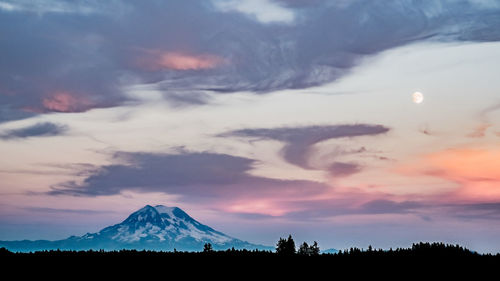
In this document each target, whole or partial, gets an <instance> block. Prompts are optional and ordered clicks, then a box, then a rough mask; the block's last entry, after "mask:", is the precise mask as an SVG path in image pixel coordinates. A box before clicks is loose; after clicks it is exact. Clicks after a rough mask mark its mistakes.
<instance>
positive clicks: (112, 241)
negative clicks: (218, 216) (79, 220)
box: [0, 205, 267, 251]
mask: <svg viewBox="0 0 500 281" xmlns="http://www.w3.org/2000/svg"><path fill="white" fill-rule="evenodd" d="M1 242H2V241H0V246H1V245H6V244H5V243H4V244H2V243H1ZM28 242H29V241H28ZM28 242H26V243H27V244H26V243H24V242H22V241H17V242H16V241H14V242H12V245H14V246H15V247H16V248H15V249H17V250H21V249H22V251H24V250H33V249H113V250H116V249H153V250H172V249H174V248H176V249H178V250H190V251H193V250H195V251H196V250H200V249H202V248H203V245H204V244H205V243H211V244H212V245H213V247H214V248H215V249H228V248H231V247H235V248H247V249H255V248H267V247H265V246H260V245H254V244H251V243H248V242H246V241H242V240H239V239H236V238H233V237H230V236H228V235H226V234H224V233H222V232H218V231H216V230H214V229H213V228H211V227H209V226H207V225H204V224H201V223H200V222H198V221H196V220H195V219H194V218H192V217H190V216H189V215H188V214H187V213H186V212H184V211H183V210H182V209H180V208H179V207H167V206H163V205H156V206H154V207H153V206H151V205H146V206H144V207H142V208H141V209H139V210H137V211H135V212H134V213H132V214H131V215H129V216H128V217H127V219H125V220H124V221H123V222H121V223H119V224H115V225H112V226H109V227H106V228H104V229H102V230H101V231H99V232H97V233H87V234H85V235H83V236H72V237H70V238H68V239H65V240H58V241H47V242H46V244H43V245H41V244H40V245H39V244H37V243H38V242H36V241H35V242H29V243H32V244H29V243H28ZM16 243H17V244H16ZM23 243H24V244H23ZM16 245H18V246H16ZM12 249H14V248H12Z"/></svg>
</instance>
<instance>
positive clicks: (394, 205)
mask: <svg viewBox="0 0 500 281" xmlns="http://www.w3.org/2000/svg"><path fill="white" fill-rule="evenodd" d="M421 207H422V204H421V203H418V202H415V201H404V202H394V201H390V200H383V199H381V200H374V201H370V202H368V203H365V204H363V205H362V206H361V208H360V210H359V211H360V212H361V213H368V214H391V213H399V214H400V213H408V212H410V211H412V210H414V209H417V208H421Z"/></svg>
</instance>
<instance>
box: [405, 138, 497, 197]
mask: <svg viewBox="0 0 500 281" xmlns="http://www.w3.org/2000/svg"><path fill="white" fill-rule="evenodd" d="M498 167H500V149H499V148H495V147H493V148H492V147H490V148H456V149H448V150H443V151H438V152H435V153H431V154H429V155H426V156H424V157H422V159H421V160H420V161H417V162H415V163H412V164H409V165H406V166H403V167H399V169H398V172H400V173H403V174H406V175H414V176H422V175H427V176H433V177H438V178H441V179H445V180H447V181H449V182H450V183H454V184H455V185H456V186H457V187H456V188H455V189H454V190H453V191H451V192H449V193H448V194H447V195H446V196H445V197H442V196H441V198H440V199H441V201H447V202H449V201H455V202H489V201H496V200H500V169H499V168H498Z"/></svg>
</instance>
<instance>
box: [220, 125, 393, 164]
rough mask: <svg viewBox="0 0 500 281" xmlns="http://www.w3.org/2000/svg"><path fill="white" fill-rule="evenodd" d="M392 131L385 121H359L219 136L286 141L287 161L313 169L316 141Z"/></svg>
mask: <svg viewBox="0 0 500 281" xmlns="http://www.w3.org/2000/svg"><path fill="white" fill-rule="evenodd" d="M388 131H389V128H387V127H385V126H382V125H367V124H355V125H325V126H305V127H281V128H272V129H241V130H235V131H230V132H227V133H223V134H221V135H219V136H220V137H245V138H254V139H268V140H277V141H281V142H284V143H285V146H284V147H283V149H282V151H281V152H282V154H283V157H284V159H285V160H286V161H287V162H289V163H291V164H294V165H297V166H299V167H302V168H304V169H312V167H311V166H310V165H309V161H308V160H309V157H310V155H311V152H312V147H313V146H314V145H315V144H317V143H319V142H322V141H325V140H329V139H338V138H350V137H359V136H374V135H380V134H384V133H386V132H388ZM334 168H335V167H334Z"/></svg>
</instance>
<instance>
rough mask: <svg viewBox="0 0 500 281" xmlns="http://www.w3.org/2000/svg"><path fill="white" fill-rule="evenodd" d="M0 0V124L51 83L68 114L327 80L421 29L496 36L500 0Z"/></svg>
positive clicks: (416, 37)
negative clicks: (142, 91) (130, 90)
mask: <svg viewBox="0 0 500 281" xmlns="http://www.w3.org/2000/svg"><path fill="white" fill-rule="evenodd" d="M0 3H1V5H0V33H1V34H2V36H3V37H4V38H8V40H5V42H3V44H1V45H0V53H2V54H7V55H6V56H3V58H2V64H1V65H0V104H2V105H3V106H1V107H0V118H2V119H0V122H2V121H6V120H14V119H19V118H25V117H27V116H30V115H33V114H39V113H44V112H46V111H39V112H36V110H34V109H40V108H44V106H43V103H44V99H47V98H50V97H51V95H53V94H54V93H57V92H67V93H72V96H73V97H74V96H75V93H78V97H79V98H81V99H84V100H85V101H86V102H85V103H86V104H87V105H86V106H81V107H79V108H78V109H77V111H83V110H88V109H90V108H95V107H110V106H117V105H120V104H122V103H124V102H126V101H128V100H129V99H130V96H127V95H125V94H124V93H123V92H124V91H123V90H124V88H125V87H127V86H131V85H134V84H154V85H158V89H160V90H162V91H164V92H165V95H164V96H165V97H167V99H168V97H170V94H169V93H170V91H173V92H175V93H176V95H183V94H184V93H186V94H192V93H193V92H198V93H204V92H206V91H211V92H213V93H214V94H226V93H229V92H235V91H251V92H255V93H260V94H263V93H268V92H271V91H274V90H279V89H297V88H307V87H311V86H316V85H320V84H323V83H326V82H331V81H335V80H336V79H338V78H340V77H342V76H343V75H346V74H347V73H349V71H350V70H351V68H352V67H353V66H356V65H357V64H358V63H359V62H360V61H361V59H362V58H364V57H366V56H369V55H374V54H378V53H380V52H382V51H385V50H388V49H391V48H395V47H398V46H402V45H405V44H410V43H412V42H418V41H423V40H427V39H429V38H432V39H433V40H434V41H439V40H443V41H498V40H499V39H500V31H499V30H500V29H499V28H498V27H499V25H500V20H499V18H500V7H499V5H493V4H492V2H488V1H479V0H476V1H470V0H454V1H451V0H441V1H411V0H403V1H371V0H353V1H335V3H333V2H332V1H320V0H316V1H302V0H290V1H287V0H281V1H271V0H258V1H253V0H252V1H250V0H244V1H239V2H236V1H233V0H222V1H213V2H212V1H205V0H192V1H180V0H174V1H140V2H137V1H134V2H131V1H120V0H115V1H104V2H103V1H67V0H44V1H25V0H21V1H18V0H15V1H7V0H3V1H0ZM236 3H238V5H236ZM186 18H192V19H196V20H193V21H186V20H185V19H186ZM138 22H140V23H141V24H137V23H138ZM277 23H280V24H277ZM281 23H285V24H281ZM33 46H37V48H33ZM144 50H156V51H157V52H158V56H156V57H155V56H152V55H151V54H150V53H149V54H148V53H147V52H144ZM152 57H153V61H152V62H151V59H152ZM138 61H146V62H150V63H151V64H150V65H149V66H150V67H149V68H145V67H144V65H141V64H138V63H137V62H138ZM181 100H182V99H181ZM189 100H190V99H185V101H186V103H187V102H189ZM208 101H209V99H204V100H200V99H194V102H195V104H199V103H200V102H208ZM56 107H57V108H59V107H58V106H56ZM23 111H24V112H23ZM61 112H62V110H61Z"/></svg>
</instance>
